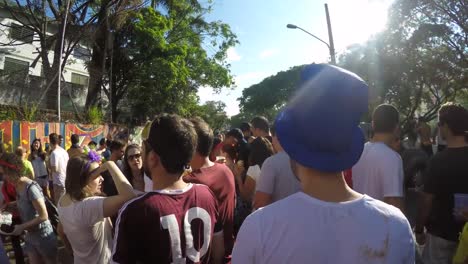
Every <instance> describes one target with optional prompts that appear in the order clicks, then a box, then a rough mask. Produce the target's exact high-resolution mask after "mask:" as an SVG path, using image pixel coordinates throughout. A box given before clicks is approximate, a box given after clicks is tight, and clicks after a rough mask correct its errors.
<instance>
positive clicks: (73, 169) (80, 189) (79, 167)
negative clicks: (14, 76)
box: [65, 155, 93, 201]
mask: <svg viewBox="0 0 468 264" xmlns="http://www.w3.org/2000/svg"><path fill="white" fill-rule="evenodd" d="M88 162H89V158H88V156H87V155H81V156H78V157H74V158H71V159H70V160H69V161H68V164H67V177H66V179H65V190H66V191H67V194H68V195H70V197H71V198H72V199H73V200H75V201H81V200H83V199H84V198H86V197H89V196H92V195H93V194H91V193H88V192H87V191H86V189H85V187H86V186H87V185H88V180H89V176H90V175H89V165H88Z"/></svg>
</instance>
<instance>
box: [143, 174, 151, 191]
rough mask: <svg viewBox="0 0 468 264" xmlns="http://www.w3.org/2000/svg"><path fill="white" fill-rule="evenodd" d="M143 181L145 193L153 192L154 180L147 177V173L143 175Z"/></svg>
mask: <svg viewBox="0 0 468 264" xmlns="http://www.w3.org/2000/svg"><path fill="white" fill-rule="evenodd" d="M143 181H144V182H145V192H151V191H152V190H153V180H151V179H150V178H148V176H146V173H144V174H143Z"/></svg>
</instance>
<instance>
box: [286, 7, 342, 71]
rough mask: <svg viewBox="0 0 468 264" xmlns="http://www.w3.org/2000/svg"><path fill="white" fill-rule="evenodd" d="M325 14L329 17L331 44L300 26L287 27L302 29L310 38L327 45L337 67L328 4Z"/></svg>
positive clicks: (291, 25) (332, 62) (290, 25)
mask: <svg viewBox="0 0 468 264" xmlns="http://www.w3.org/2000/svg"><path fill="white" fill-rule="evenodd" d="M325 13H326V15H327V26H328V39H329V42H330V44H329V43H327V42H326V41H324V40H323V39H321V38H319V37H317V36H315V35H314V34H312V33H310V32H309V31H307V30H305V29H303V28H301V27H299V26H296V25H293V24H287V25H286V27H287V28H290V29H300V30H302V31H303V32H305V33H307V34H309V35H310V36H312V37H314V38H315V39H317V40H318V41H320V42H322V43H323V44H325V45H327V47H328V50H329V52H330V59H331V64H333V65H336V58H335V45H334V43H333V33H332V29H331V23H330V15H329V14H328V5H327V4H325Z"/></svg>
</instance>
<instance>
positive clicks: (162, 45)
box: [104, 1, 237, 120]
mask: <svg viewBox="0 0 468 264" xmlns="http://www.w3.org/2000/svg"><path fill="white" fill-rule="evenodd" d="M191 2H192V1H175V2H173V3H172V5H171V6H167V7H166V8H168V10H166V11H165V12H162V11H161V10H160V9H153V8H152V7H147V8H143V9H141V10H139V11H138V12H136V13H135V14H134V16H133V17H132V19H130V20H128V22H127V23H126V25H125V26H123V27H122V29H121V30H120V31H118V32H116V34H115V38H114V49H113V53H112V54H113V56H112V66H113V67H112V68H111V67H110V66H108V69H109V71H110V70H111V69H112V89H111V91H109V90H107V89H105V90H104V91H105V92H106V94H107V95H108V96H109V93H110V92H112V108H113V109H114V113H118V110H119V104H121V103H122V105H128V106H129V107H130V108H131V109H132V111H133V112H134V115H133V118H135V119H137V120H145V119H146V118H147V117H150V116H152V115H154V114H156V113H160V112H173V113H179V114H182V115H187V113H188V112H190V110H191V109H193V108H194V105H195V104H196V103H197V97H196V92H197V90H198V87H200V86H210V87H213V88H214V89H215V90H220V89H221V88H222V87H229V86H231V85H232V84H233V78H232V76H231V74H230V71H229V65H228V64H227V63H226V62H225V61H226V52H227V49H228V48H229V47H231V46H234V45H235V44H236V43H237V38H236V36H235V35H234V34H233V33H232V32H231V30H230V28H229V26H228V25H226V24H224V23H222V22H219V21H215V22H206V21H205V20H204V18H203V15H204V14H205V13H206V12H208V9H205V8H202V7H200V6H197V5H192V4H191ZM165 13H167V14H165ZM129 65H132V67H129Z"/></svg>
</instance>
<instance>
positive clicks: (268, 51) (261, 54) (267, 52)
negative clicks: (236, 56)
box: [258, 49, 279, 59]
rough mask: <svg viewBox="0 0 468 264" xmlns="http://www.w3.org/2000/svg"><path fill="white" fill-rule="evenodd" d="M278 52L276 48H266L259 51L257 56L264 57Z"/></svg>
mask: <svg viewBox="0 0 468 264" xmlns="http://www.w3.org/2000/svg"><path fill="white" fill-rule="evenodd" d="M278 53H279V50H278V49H266V50H262V52H260V54H259V55H258V56H259V57H260V59H266V58H269V57H272V56H274V55H276V54H278Z"/></svg>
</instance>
